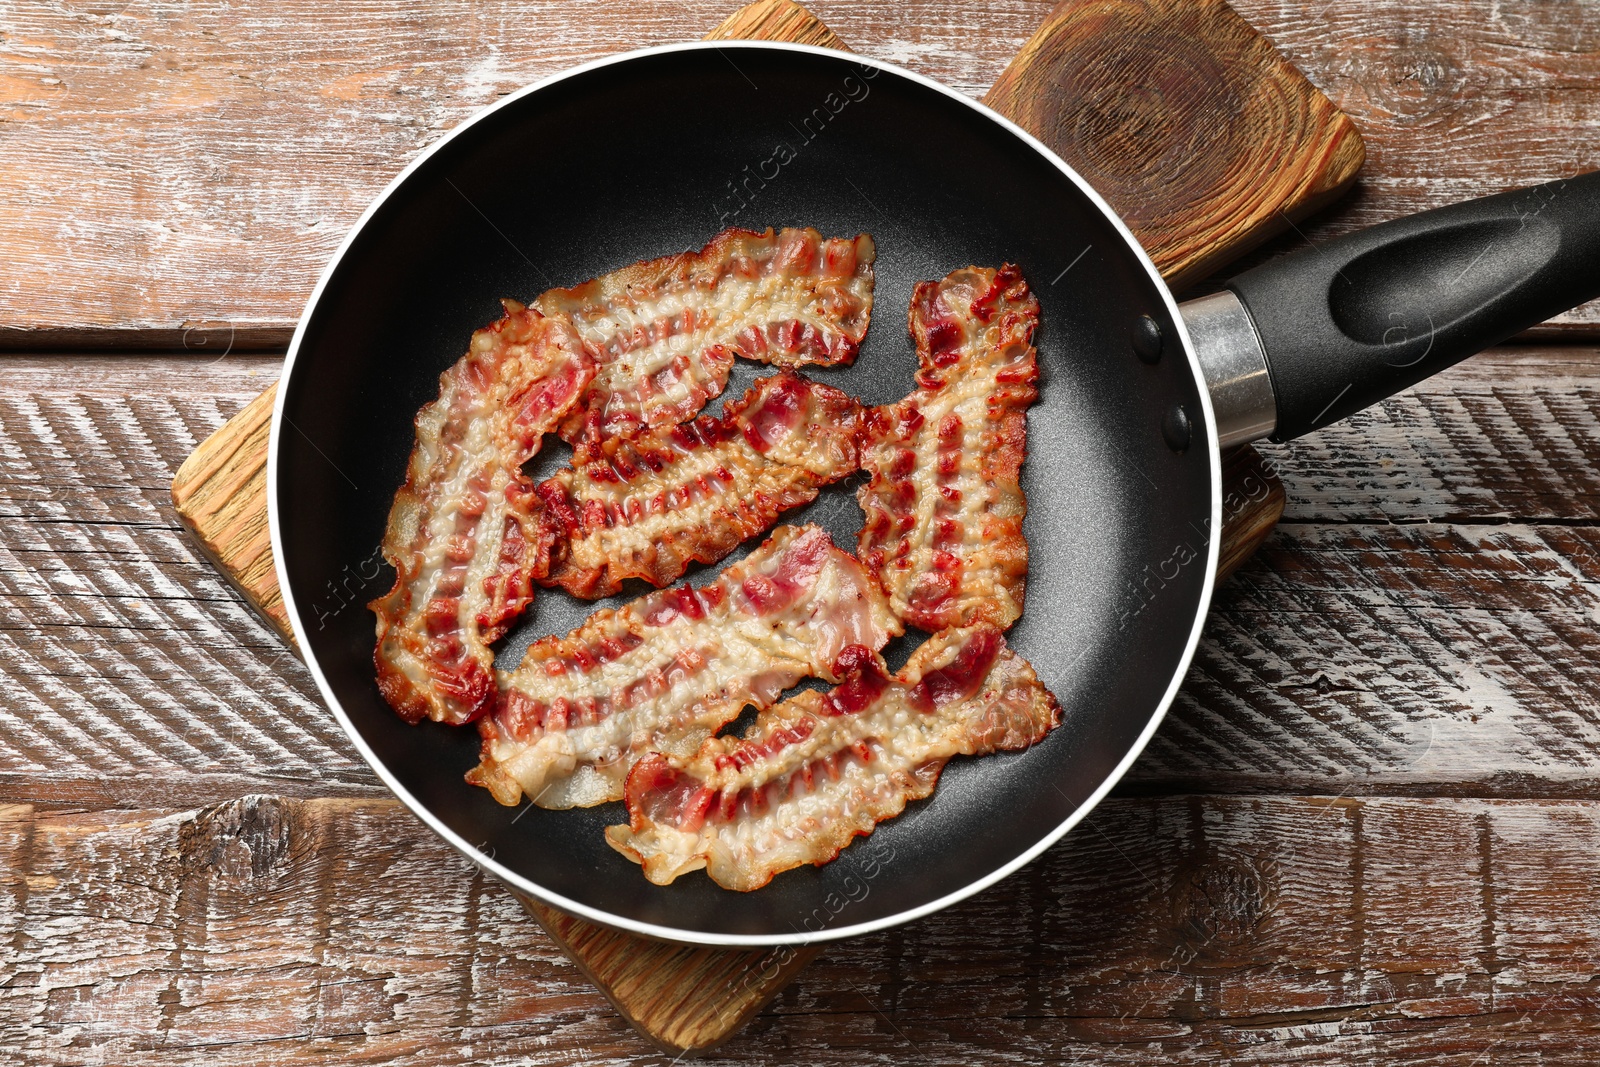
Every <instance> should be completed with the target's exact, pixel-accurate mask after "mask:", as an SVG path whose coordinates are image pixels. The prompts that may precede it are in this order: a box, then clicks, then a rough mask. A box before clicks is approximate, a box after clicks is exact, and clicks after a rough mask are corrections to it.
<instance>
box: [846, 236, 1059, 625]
mask: <svg viewBox="0 0 1600 1067" xmlns="http://www.w3.org/2000/svg"><path fill="white" fill-rule="evenodd" d="M910 320H911V333H912V336H913V337H914V338H915V339H916V344H917V355H918V360H919V362H920V364H921V367H920V369H919V370H918V372H917V385H918V388H917V389H916V390H915V391H914V392H913V393H912V394H911V395H910V396H908V397H906V398H905V399H904V400H901V401H899V402H898V403H895V404H891V405H888V406H887V407H884V408H877V409H874V411H873V412H872V414H871V416H870V417H869V420H868V422H869V426H868V434H869V440H868V443H867V444H866V445H865V447H864V448H863V451H862V457H861V465H862V467H863V468H864V469H866V470H868V471H870V472H871V474H872V477H871V479H870V480H869V481H868V482H867V484H866V485H864V486H862V487H861V489H860V491H859V492H858V493H857V500H858V501H859V502H860V504H861V510H862V511H864V512H865V513H866V521H865V523H864V524H863V527H862V530H861V534H860V537H859V540H858V546H857V552H858V555H859V556H860V558H861V561H862V563H863V564H865V565H866V567H867V569H868V570H870V571H872V572H873V573H874V574H876V575H877V576H878V579H879V580H880V581H881V582H882V583H883V587H884V589H885V590H886V591H887V592H888V594H889V602H890V604H891V606H893V608H894V611H895V614H896V615H898V616H899V617H900V618H901V619H902V620H904V621H905V622H907V623H909V624H911V625H912V626H916V627H918V628H920V629H923V630H926V631H928V632H930V633H933V632H936V631H938V630H942V629H944V628H946V627H949V626H965V625H969V624H971V623H974V622H980V621H981V622H987V623H990V624H992V625H994V626H997V627H999V628H1000V629H1002V630H1003V629H1005V628H1007V627H1009V626H1010V625H1011V624H1012V623H1013V622H1015V621H1016V619H1017V617H1018V616H1019V615H1021V614H1022V602H1023V593H1024V584H1025V581H1026V578H1027V574H1028V543H1027V541H1026V540H1025V539H1024V538H1023V534H1022V520H1023V518H1024V516H1026V514H1027V511H1028V502H1027V499H1026V497H1024V496H1023V493H1022V487H1021V486H1020V485H1019V484H1018V476H1019V474H1020V471H1021V468H1022V461H1023V458H1024V457H1025V455H1026V452H1027V409H1028V406H1029V405H1030V404H1032V403H1033V401H1034V400H1035V399H1036V398H1037V397H1038V395H1039V390H1038V388H1037V382H1038V379H1039V367H1038V360H1037V355H1036V353H1035V351H1034V348H1033V345H1032V339H1033V332H1034V329H1035V327H1036V326H1037V325H1038V322H1039V302H1038V301H1037V300H1035V299H1034V297H1033V294H1032V293H1030V292H1029V291H1028V283H1027V282H1026V281H1024V280H1023V278H1022V274H1021V272H1020V271H1019V270H1018V269H1017V268H1016V267H1015V266H1012V265H1011V264H1006V265H1005V266H1003V267H1001V268H1000V269H999V270H992V269H985V268H979V267H968V268H965V269H963V270H958V271H955V272H953V273H951V274H950V275H948V276H947V277H945V278H944V280H943V281H940V282H923V283H921V284H919V285H918V286H917V288H916V292H915V294H914V295H913V296H912V299H911V315H910Z"/></svg>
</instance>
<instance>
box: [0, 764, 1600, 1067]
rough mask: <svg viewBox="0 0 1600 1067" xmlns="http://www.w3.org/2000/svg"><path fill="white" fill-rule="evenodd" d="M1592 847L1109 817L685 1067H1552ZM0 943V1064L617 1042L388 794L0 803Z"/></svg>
mask: <svg viewBox="0 0 1600 1067" xmlns="http://www.w3.org/2000/svg"><path fill="white" fill-rule="evenodd" d="M1597 856H1600V807H1597V805H1596V802H1593V801H1573V802H1560V801H1511V802H1486V801H1479V800H1408V799H1390V800H1360V801H1358V800H1343V801H1329V800H1328V799H1326V798H1301V797H1273V798H1234V797H1206V798H1198V797H1168V798H1159V799H1123V800H1112V801H1109V802H1108V803H1107V804H1106V805H1104V806H1103V807H1102V808H1101V809H1099V810H1098V811H1097V812H1096V813H1095V814H1094V816H1093V817H1092V818H1091V820H1090V822H1089V825H1088V826H1087V827H1086V828H1085V829H1084V831H1083V832H1081V833H1078V834H1075V835H1073V836H1072V837H1071V838H1069V839H1068V841H1066V842H1065V843H1063V844H1062V845H1061V846H1058V847H1057V848H1055V849H1052V850H1051V851H1050V852H1049V853H1048V854H1047V855H1046V856H1045V857H1044V858H1042V859H1041V860H1040V861H1039V862H1037V863H1036V864H1035V865H1033V866H1032V867H1030V868H1029V869H1028V870H1027V871H1025V872H1024V873H1022V874H1020V875H1018V876H1017V877H1014V878H1012V879H1010V880H1008V881H1007V882H1005V883H1002V884H1001V885H1000V886H998V887H996V888H995V889H993V890H991V891H989V892H987V893H985V894H983V895H981V896H980V897H978V898H976V899H974V900H971V901H968V902H965V903H963V904H961V905H958V906H956V907H955V908H952V909H950V910H949V911H946V912H943V913H941V914H939V915H937V916H935V917H933V918H930V919H929V920H926V921H924V922H921V923H918V924H916V925H914V926H911V927H909V928H904V929H901V930H896V931H891V932H888V933H884V934H880V935H876V936H873V937H867V938H862V939H859V940H857V941H853V942H849V943H846V944H843V945H838V946H835V947H832V948H830V950H829V951H828V952H826V953H825V954H824V955H823V956H822V957H821V959H819V960H818V961H817V962H816V963H814V964H813V965H812V966H811V967H810V968H808V969H807V970H806V972H805V973H804V974H803V975H802V977H801V978H800V980H799V981H798V982H797V983H796V984H795V985H794V986H791V987H790V988H789V989H788V990H787V991H786V992H785V993H784V994H783V995H782V996H781V998H780V999H779V1001H778V1002H777V1003H776V1004H775V1005H774V1006H773V1007H771V1008H769V1009H768V1010H767V1011H766V1012H765V1013H764V1014H763V1015H762V1016H761V1017H759V1018H758V1019H757V1020H756V1022H755V1023H754V1024H753V1025H752V1026H751V1027H750V1028H749V1029H748V1030H747V1031H746V1032H745V1033H744V1034H742V1035H741V1036H739V1037H737V1038H735V1039H734V1041H733V1043H732V1044H730V1045H729V1046H727V1048H726V1049H725V1050H724V1053H723V1054H722V1055H720V1056H718V1057H716V1058H715V1059H714V1060H713V1062H726V1063H770V1062H773V1058H774V1056H775V1055H779V1054H780V1050H781V1058H782V1059H783V1061H784V1062H813V1063H821V1064H834V1063H838V1064H847V1063H860V1062H864V1061H866V1060H868V1059H871V1060H872V1061H873V1062H884V1063H907V1064H911V1063H937V1062H961V1063H975V1064H1019V1063H1020V1064H1052V1065H1053V1064H1062V1063H1068V1062H1075V1061H1076V1058H1077V1057H1082V1058H1083V1062H1093V1063H1111V1064H1148V1063H1152V1062H1160V1063H1178V1064H1213V1063H1218V1062H1229V1063H1234V1062H1238V1063H1245V1064H1281V1063H1306V1062H1315V1063H1344V1062H1384V1063H1394V1062H1405V1063H1416V1064H1457V1065H1461V1067H1466V1065H1467V1064H1469V1063H1472V1062H1474V1060H1475V1058H1477V1057H1483V1056H1484V1055H1485V1053H1486V1052H1487V1053H1490V1058H1488V1059H1486V1060H1485V1061H1483V1062H1493V1063H1496V1064H1502V1063H1509V1064H1523V1063H1536V1062H1537V1063H1550V1062H1562V1063H1577V1062H1583V1061H1582V1060H1580V1058H1579V1057H1581V1056H1591V1057H1592V1056H1594V1055H1596V1054H1600V1014H1597V1012H1596V1009H1597V1008H1600V993H1597V992H1596V990H1595V988H1594V985H1593V983H1592V981H1591V979H1592V977H1593V972H1594V958H1595V952H1596V950H1597V949H1600V919H1597V915H1600V889H1597V886H1600V878H1597V877H1596V875H1597V873H1600V859H1597V858H1596V857H1597ZM0 945H4V946H7V948H3V949H0V957H4V958H6V959H7V973H8V977H9V981H8V982H7V983H5V985H4V986H3V987H0V1019H3V1020H4V1021H5V1022H4V1025H5V1033H6V1034H7V1047H8V1050H9V1051H11V1052H13V1053H17V1054H20V1055H22V1056H23V1058H24V1060H25V1061H26V1062H29V1063H37V1064H41V1065H44V1064H50V1065H54V1064H74V1065H76V1064H102V1063H103V1064H118V1065H128V1067H138V1065H141V1064H167V1063H186V1062H206V1063H209V1064H220V1065H229V1064H241V1065H243V1064H249V1065H255V1064H261V1063H272V1064H285V1065H287V1064H313V1063H317V1064H320V1063H339V1064H369V1063H370V1064H375V1063H393V1064H430V1065H431V1064H466V1063H493V1064H501V1063H504V1064H510V1063H517V1064H528V1063H532V1064H552V1065H554V1064H562V1065H564V1064H570V1063H582V1064H623V1063H631V1062H637V1057H639V1056H640V1055H641V1054H644V1053H646V1052H647V1051H648V1050H646V1049H645V1048H644V1046H643V1045H642V1043H641V1042H640V1041H639V1039H638V1038H637V1037H636V1036H635V1035H634V1034H632V1033H631V1032H630V1031H628V1030H627V1029H626V1028H625V1027H624V1026H622V1025H621V1024H620V1023H619V1022H618V1021H617V1020H616V1019H615V1017H614V1016H613V1015H612V1013H611V1012H610V1010H609V1007H608V1006H607V1005H606V1004H605V1002H604V1001H603V1000H602V999H601V997H600V996H599V995H598V994H597V993H595V992H593V991H592V990H591V989H590V988H589V987H588V986H587V984H586V983H585V982H584V981H583V979H582V978H581V976H580V975H578V973H577V972H576V971H575V970H574V969H572V968H571V967H570V966H569V965H567V964H566V963H565V962H564V961H563V960H561V958H560V957H559V955H558V954H557V953H556V951H555V949H554V948H553V946H552V945H551V944H550V943H549V942H548V941H547V940H545V939H544V938H543V936H542V935H540V934H539V933H538V932H537V928H536V927H534V926H533V924H531V923H530V922H528V921H527V920H526V917H525V916H523V915H521V914H520V912H519V911H518V909H517V907H516V906H515V905H514V904H513V903H512V899H511V898H510V896H509V895H508V894H506V893H504V892H503V891H501V890H500V889H499V888H498V887H496V886H494V885H492V884H490V883H487V882H486V881H485V880H484V879H483V878H481V877H480V876H477V875H475V874H474V873H473V871H472V869H471V868H470V867H469V866H468V865H467V864H466V863H465V862H464V861H462V860H461V859H460V858H459V857H457V856H455V855H454V854H453V853H451V852H449V850H448V849H446V848H445V847H444V846H443V845H442V844H440V843H439V842H438V841H437V840H436V839H435V838H433V837H432V835H431V834H429V833H428V832H427V831H426V830H425V829H424V828H422V827H421V826H420V824H418V823H417V822H416V821H415V820H414V819H413V818H412V817H411V816H409V815H408V814H407V813H405V812H404V811H403V809H401V808H400V807H399V806H398V805H397V804H396V803H394V802H392V801H309V802H308V801H290V800H285V799H282V798H277V797H271V796H251V797H245V798H242V799H239V800H236V801H231V802H228V803H225V804H222V805H218V806H215V807H211V808H207V809H204V810H200V811H173V810H170V809H154V810H151V809H145V810H134V811H127V812H118V813H106V814H93V813H87V814H86V813H61V814H50V813H46V812H41V811H35V810H33V809H31V808H28V807H26V806H16V807H10V808H0ZM7 954H9V955H7ZM1553 1041H1554V1042H1559V1044H1558V1045H1554V1046H1553V1045H1552V1042H1553ZM1491 1050H1492V1051H1491ZM1553 1056H1557V1057H1561V1058H1557V1059H1554V1060H1553V1059H1552V1057H1553ZM660 1062H663V1063H664V1062H665V1058H663V1059H662V1060H661V1061H660Z"/></svg>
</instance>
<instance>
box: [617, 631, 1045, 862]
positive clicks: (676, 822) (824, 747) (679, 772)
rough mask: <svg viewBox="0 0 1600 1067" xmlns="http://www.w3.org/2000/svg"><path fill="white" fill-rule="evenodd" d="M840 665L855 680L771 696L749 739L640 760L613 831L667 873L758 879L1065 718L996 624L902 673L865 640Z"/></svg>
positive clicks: (841, 843)
mask: <svg viewBox="0 0 1600 1067" xmlns="http://www.w3.org/2000/svg"><path fill="white" fill-rule="evenodd" d="M835 671H836V673H837V674H839V675H841V676H843V677H844V679H845V680H844V682H843V683H842V684H841V685H839V686H838V687H837V688H835V689H834V690H833V691H832V692H829V693H827V694H823V693H817V692H804V693H801V694H799V695H798V696H795V697H794V698H792V699H790V700H787V701H785V702H784V703H782V704H779V705H778V706H777V707H774V708H771V709H769V710H768V711H766V712H764V713H763V714H762V715H761V717H760V719H758V720H757V724H756V728H755V730H754V731H753V733H752V734H751V736H749V737H746V738H744V739H743V740H740V739H738V738H733V737H719V738H712V739H710V740H708V741H706V742H705V743H704V744H703V745H702V746H701V747H700V750H699V751H698V752H696V753H695V754H694V755H693V756H690V757H688V758H682V757H676V756H669V755H662V754H651V755H649V756H646V757H645V758H644V759H641V760H640V761H639V762H638V763H636V764H635V765H634V768H633V771H632V772H631V773H630V774H629V775H628V781H627V794H626V799H627V802H628V815H629V820H630V821H629V823H628V825H626V826H612V827H609V828H607V830H606V840H607V841H609V842H610V843H611V846H612V847H613V848H615V849H616V850H617V851H619V852H621V853H622V854H623V855H625V856H627V857H629V858H630V859H632V860H634V861H635V862H638V863H641V864H642V865H643V866H644V873H645V877H647V878H649V879H650V881H652V882H655V883H657V884H658V885H666V884H668V883H670V882H671V881H672V880H673V879H675V878H677V877H678V876H679V875H681V874H684V873H686V872H688V871H694V870H698V869H700V868H701V867H704V868H705V869H706V873H707V874H709V875H710V876H711V879H712V881H714V882H716V883H717V884H718V885H720V886H723V887H724V888H727V889H738V890H746V891H747V890H751V889H759V888H760V887H762V886H764V885H766V884H767V882H768V881H770V880H771V879H772V876H773V875H775V874H777V873H779V872H780V871H786V870H789V869H790V868H792V867H798V866H800V865H802V864H806V863H812V864H823V863H827V862H828V861H829V860H831V859H833V858H834V857H835V856H837V855H838V854H839V852H840V850H842V849H843V848H844V847H845V846H846V845H848V844H849V843H850V841H851V840H852V839H853V838H854V837H855V836H856V835H857V834H870V833H871V832H872V830H873V827H874V826H876V824H877V823H879V822H881V821H882V820H884V819H888V818H892V817H894V816H895V815H898V814H899V813H900V812H901V811H902V810H903V809H904V808H905V806H906V803H907V802H908V801H911V800H920V799H922V798H924V797H926V796H928V795H929V794H930V793H932V792H933V788H934V786H935V785H936V784H937V783H938V781H939V772H940V771H941V770H942V769H943V767H944V765H945V763H946V762H947V761H948V760H949V759H950V758H951V757H952V756H957V755H968V756H970V755H977V754H980V753H986V752H995V751H999V750H1002V749H1020V748H1026V747H1027V746H1029V745H1031V744H1034V743H1035V742H1037V741H1039V740H1040V739H1041V738H1043V737H1044V735H1045V734H1046V733H1048V732H1049V731H1050V730H1051V729H1052V728H1053V727H1054V726H1056V724H1057V723H1058V722H1059V721H1060V708H1059V707H1058V706H1057V704H1056V700H1055V697H1053V696H1051V694H1050V692H1049V690H1047V689H1045V688H1044V686H1043V685H1041V684H1040V683H1039V679H1038V678H1037V677H1036V676H1035V675H1034V673H1033V668H1032V667H1030V666H1029V665H1028V663H1027V661H1026V660H1023V659H1022V658H1020V657H1019V656H1017V655H1016V654H1015V653H1013V652H1012V651H1011V650H1010V649H1009V648H1007V647H1006V643H1005V638H1004V637H1002V636H1001V635H1000V631H999V630H997V629H995V628H994V627H992V626H989V625H987V624H980V625H978V626H974V627H970V628H966V629H958V630H947V631H945V632H943V633H940V634H938V635H936V636H935V637H932V638H930V639H929V640H928V641H927V642H926V643H925V644H924V645H923V646H922V647H921V648H919V649H918V650H917V651H916V652H915V653H914V654H913V655H912V657H911V661H910V662H909V663H907V664H906V666H905V669H904V670H902V671H901V672H900V673H899V674H898V675H890V674H889V673H888V669H887V668H886V667H885V666H884V664H883V660H882V659H880V658H879V657H878V656H877V655H876V654H875V653H873V652H871V651H870V650H868V649H865V648H860V647H853V648H849V649H846V650H845V652H844V654H843V655H842V656H840V658H839V662H838V664H837V665H836V667H835Z"/></svg>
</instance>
